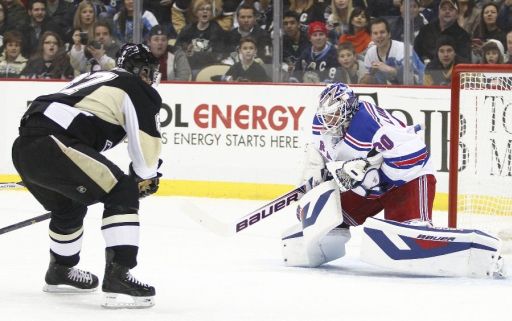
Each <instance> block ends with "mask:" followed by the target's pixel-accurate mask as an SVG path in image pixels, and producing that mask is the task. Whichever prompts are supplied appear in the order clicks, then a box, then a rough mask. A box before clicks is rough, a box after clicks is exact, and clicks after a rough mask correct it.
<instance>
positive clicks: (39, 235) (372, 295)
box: [0, 191, 512, 321]
mask: <svg viewBox="0 0 512 321" xmlns="http://www.w3.org/2000/svg"><path fill="white" fill-rule="evenodd" d="M0 201H1V204H2V205H1V206H0V227H4V226H7V225H9V224H12V223H15V222H18V221H21V220H24V219H27V218H29V217H33V216H37V215H39V214H42V213H44V212H45V211H44V210H43V209H42V207H41V206H40V205H39V204H38V203H37V202H36V201H35V200H34V199H33V198H32V197H31V196H30V194H29V193H27V192H22V191H2V192H1V193H0ZM183 202H193V203H194V204H195V205H197V206H198V207H200V208H202V209H204V210H208V211H209V212H210V213H212V215H218V216H219V218H220V219H222V220H226V221H227V220H229V219H230V218H233V217H238V216H243V215H244V214H246V213H248V212H249V211H251V210H253V209H255V208H257V207H258V206H260V205H262V204H263V203H265V202H263V201H235V200H222V199H197V198H178V197H155V196H153V197H149V198H147V199H144V200H142V202H141V210H140V219H141V248H140V252H139V253H140V255H139V266H138V267H137V268H136V269H134V270H133V274H134V276H135V277H137V278H138V279H140V280H141V281H143V282H147V283H149V284H152V285H154V286H155V287H156V290H157V296H156V305H155V307H153V308H151V309H145V310H116V311H110V310H105V309H103V308H101V307H100V302H101V298H102V294H101V291H99V292H97V293H93V294H78V295H54V294H48V293H43V292H42V290H41V289H42V286H43V283H44V273H45V271H46V267H47V264H48V260H49V256H48V244H49V241H48V235H47V229H48V221H45V222H42V223H37V224H35V225H33V226H29V227H25V228H22V229H20V230H17V231H13V232H10V233H7V234H4V235H0V250H1V259H0V262H1V264H0V287H1V288H0V319H1V320H6V321H8V320H37V321H44V320H52V321H53V320H72V321H82V320H83V321H100V320H108V321H111V320H112V321H113V320H124V321H130V320H134V321H135V320H136V321H145V320H150V321H157V320H166V321H167V320H169V321H171V320H176V321H178V320H179V321H216V320H218V321H231V320H233V321H253V320H254V321H271V320H276V321H287V320H290V321H329V320H336V321H340V320H343V321H356V320H357V321H359V320H361V321H366V320H372V321H376V320H379V321H387V320H390V321H391V320H393V321H402V320H403V321H409V320H411V321H421V320H432V321H443V320H450V321H458V320H464V321H471V320H475V321H476V320H478V321H480V320H512V309H511V308H510V306H509V304H510V302H511V298H512V278H509V279H505V280H487V279H468V278H432V277H418V276H413V275H400V274H397V273H392V272H389V271H386V270H383V269H380V268H377V267H373V266H370V265H367V264H365V263H362V262H360V261H359V259H358V257H359V244H360V229H358V228H356V229H352V232H353V233H352V240H351V241H350V243H349V244H348V247H347V256H346V257H344V258H341V259H339V260H337V261H335V262H333V263H331V264H329V265H327V266H325V267H323V268H319V269H302V268H287V267H284V266H283V265H282V264H281V252H280V251H281V249H280V240H279V237H280V233H281V230H283V229H284V228H285V227H286V225H287V224H289V223H288V222H289V220H290V219H291V218H292V216H293V213H292V212H291V211H283V212H280V213H276V215H275V216H271V217H269V218H268V219H266V220H265V221H264V222H260V223H259V224H258V225H255V226H254V227H252V228H251V229H249V230H248V231H246V232H244V233H243V234H241V235H237V236H234V237H220V236H217V235H214V234H212V233H210V232H209V231H207V230H205V229H204V228H203V227H202V226H199V225H198V224H197V223H195V222H193V221H192V220H190V219H189V218H188V217H186V216H185V215H184V214H183V213H181V211H180V209H179V206H178V204H179V203H183ZM101 211H102V208H101V206H99V205H97V206H93V207H91V209H90V211H89V214H88V216H87V217H86V220H85V234H84V243H83V249H82V255H81V257H82V260H81V262H80V264H79V266H78V267H80V268H83V269H88V270H91V271H93V272H94V273H96V274H97V275H98V276H99V277H100V279H101V277H102V275H103V266H104V251H103V248H104V243H103V238H102V235H101V231H100V224H101ZM508 259H509V260H508V261H509V262H511V259H512V258H508ZM507 269H508V274H509V275H512V270H511V268H510V264H509V265H508V268H507Z"/></svg>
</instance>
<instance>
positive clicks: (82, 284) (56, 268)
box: [43, 257, 98, 293]
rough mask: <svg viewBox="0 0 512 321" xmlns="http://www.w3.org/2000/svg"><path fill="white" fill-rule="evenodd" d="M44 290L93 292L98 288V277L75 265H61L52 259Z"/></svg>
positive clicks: (51, 291) (52, 291)
mask: <svg viewBox="0 0 512 321" xmlns="http://www.w3.org/2000/svg"><path fill="white" fill-rule="evenodd" d="M45 281H46V284H45V285H44V287H43V291H44V292H50V293H83V292H93V291H96V289H97V288H98V277H97V276H96V275H94V274H92V273H91V272H88V271H83V270H80V269H77V268H74V267H68V266H64V265H60V264H57V263H55V262H54V259H53V257H52V258H51V259H50V265H49V266H48V271H47V272H46V276H45Z"/></svg>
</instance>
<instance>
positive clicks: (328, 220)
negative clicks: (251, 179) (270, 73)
mask: <svg viewBox="0 0 512 321" xmlns="http://www.w3.org/2000/svg"><path fill="white" fill-rule="evenodd" d="M419 130H421V126H418V125H416V126H406V125H405V124H404V123H402V122H401V121H400V120H398V119H397V118H395V117H393V116H392V115H391V114H390V113H389V112H387V111H386V110H385V109H383V108H380V107H378V106H376V105H374V104H371V103H368V102H364V101H359V100H358V98H357V97H356V95H355V94H354V92H353V91H352V90H351V89H350V88H349V87H348V86H347V85H345V84H343V83H334V84H330V85H328V86H327V87H326V88H325V89H324V90H323V91H322V93H321V94H320V101H319V107H318V109H317V112H316V114H315V116H314V118H313V124H312V134H313V139H312V143H311V144H309V145H307V147H306V157H305V159H306V160H305V166H304V173H303V181H305V182H306V186H307V190H308V191H307V193H306V194H305V195H304V196H303V197H302V198H301V199H300V200H299V202H298V207H297V217H298V219H299V221H300V222H299V223H298V224H296V225H294V226H291V227H289V228H288V229H287V230H286V231H285V232H284V233H283V237H282V242H283V255H284V261H285V264H286V265H288V266H303V267H317V266H320V265H322V264H324V263H327V262H330V261H332V260H335V259H337V258H340V257H343V256H344V255H345V244H346V243H347V242H348V241H349V240H350V229H349V228H350V227H351V226H358V225H363V239H362V246H361V259H362V260H363V261H365V262H367V263H371V264H375V265H379V266H382V267H384V268H388V269H392V270H396V271H405V272H407V273H417V274H422V275H436V276H469V277H502V276H503V259H502V258H501V256H500V244H501V242H500V240H499V239H498V238H496V237H494V236H491V235H488V234H486V233H484V232H482V231H478V230H456V229H447V228H435V227H433V226H432V224H431V222H432V206H433V201H434V196H435V185H436V179H435V177H434V173H435V171H434V169H433V166H432V164H431V160H430V155H429V152H428V151H427V148H426V146H425V143H424V141H423V140H422V138H421V137H420V136H419V135H418V134H417V132H418V131H419ZM381 211H383V212H384V219H377V218H374V217H373V216H375V215H376V214H378V213H380V212H381Z"/></svg>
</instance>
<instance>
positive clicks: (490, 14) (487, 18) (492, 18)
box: [483, 6, 498, 25]
mask: <svg viewBox="0 0 512 321" xmlns="http://www.w3.org/2000/svg"><path fill="white" fill-rule="evenodd" d="M483 18H484V23H485V24H486V25H495V24H496V19H497V18H498V10H496V8H495V7H494V6H487V7H485V9H484V11H483Z"/></svg>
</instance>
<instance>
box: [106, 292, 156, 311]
mask: <svg viewBox="0 0 512 321" xmlns="http://www.w3.org/2000/svg"><path fill="white" fill-rule="evenodd" d="M154 305H155V297H154V296H131V295H126V294H119V293H107V292H105V293H104V297H103V303H102V304H101V306H102V307H104V308H106V309H146V308H151V307H152V306H154Z"/></svg>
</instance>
